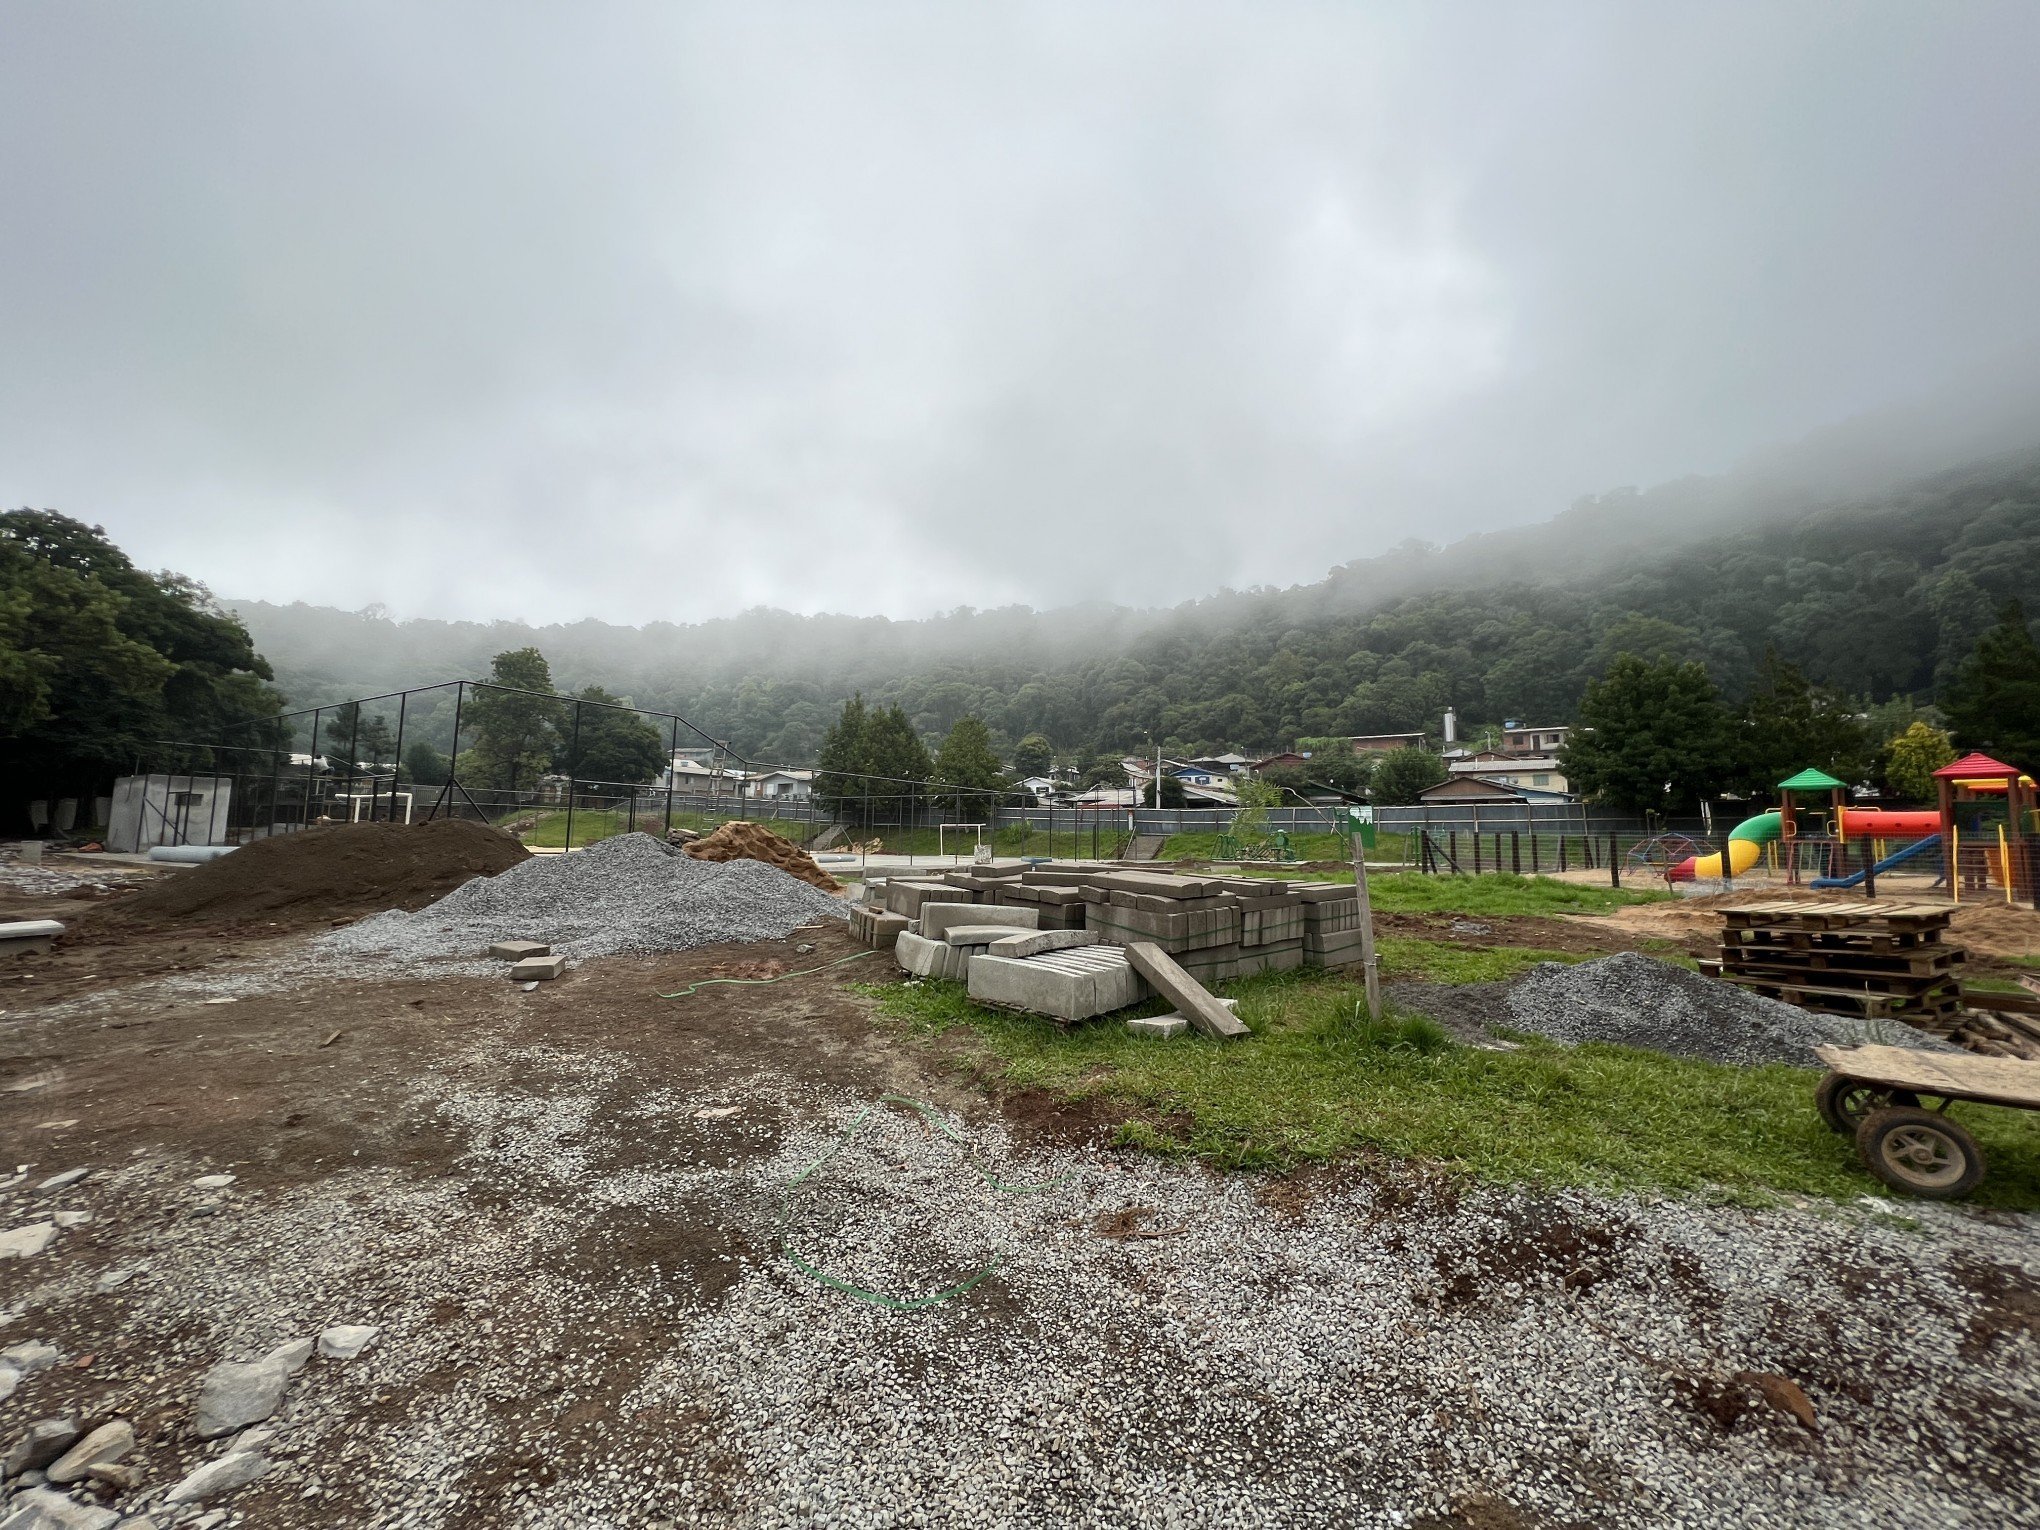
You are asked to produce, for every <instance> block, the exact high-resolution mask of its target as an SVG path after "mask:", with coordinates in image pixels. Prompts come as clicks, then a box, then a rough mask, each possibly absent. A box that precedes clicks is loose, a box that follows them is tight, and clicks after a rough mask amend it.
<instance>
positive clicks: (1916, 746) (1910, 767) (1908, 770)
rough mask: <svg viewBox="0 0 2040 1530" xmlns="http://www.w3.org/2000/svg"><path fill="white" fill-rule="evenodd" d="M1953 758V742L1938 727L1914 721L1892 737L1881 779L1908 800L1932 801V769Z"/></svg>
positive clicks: (1935, 791) (1934, 787) (1935, 792)
mask: <svg viewBox="0 0 2040 1530" xmlns="http://www.w3.org/2000/svg"><path fill="white" fill-rule="evenodd" d="M1954 758H1955V745H1954V744H1953V743H1951V742H1950V741H1949V738H1948V735H1947V733H1946V732H1944V731H1943V730H1942V729H1940V728H1933V727H1929V726H1928V725H1927V724H1925V723H1923V722H1916V723H1914V724H1913V725H1912V726H1911V727H1909V728H1907V729H1906V730H1905V732H1903V733H1901V734H1899V735H1898V737H1897V738H1895V739H1893V740H1892V741H1891V745H1890V747H1889V748H1888V749H1887V750H1886V751H1885V754H1884V779H1885V781H1886V782H1887V783H1888V784H1889V785H1890V787H1891V789H1892V790H1893V791H1895V792H1897V793H1898V794H1899V796H1901V797H1903V798H1905V799H1906V800H1907V801H1908V802H1932V801H1934V800H1935V799H1936V797H1937V795H1938V792H1937V789H1936V786H1935V783H1934V772H1935V771H1937V770H1939V769H1940V768H1941V767H1942V766H1943V765H1946V764H1948V763H1949V762H1951V761H1952V760H1953V759H1954Z"/></svg>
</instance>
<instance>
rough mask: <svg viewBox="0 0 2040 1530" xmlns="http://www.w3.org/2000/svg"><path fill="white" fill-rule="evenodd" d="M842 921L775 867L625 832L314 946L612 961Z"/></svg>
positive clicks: (826, 902) (428, 956) (833, 903)
mask: <svg viewBox="0 0 2040 1530" xmlns="http://www.w3.org/2000/svg"><path fill="white" fill-rule="evenodd" d="M848 917H849V909H848V908H847V906H846V905H845V904H844V903H843V901H842V900H841V899H840V898H834V897H831V896H830V895H829V894H828V893H825V892H822V891H820V890H819V889H817V888H813V887H809V886H808V885H807V884H806V883H804V882H800V881H797V880H796V879H795V878H793V877H790V876H788V875H787V874H786V873H785V872H783V871H781V870H779V869H778V868H777V867H776V866H767V865H765V864H764V863H763V862H761V861H728V862H716V861H697V860H692V859H690V858H688V857H687V856H685V855H682V854H680V853H679V852H678V851H676V850H673V849H670V848H668V847H667V846H666V845H663V844H661V843H660V842H659V841H658V840H656V839H653V838H652V837H651V836H650V835H649V834H622V835H618V836H617V837H616V838H614V839H605V840H603V841H602V842H601V843H599V844H595V845H591V846H589V847H588V848H587V849H586V850H580V851H576V852H575V853H574V854H572V855H546V856H534V857H532V858H531V859H530V860H528V861H523V862H520V863H519V864H518V865H515V866H513V867H511V868H510V869H509V870H508V871H505V872H501V873H499V874H498V875H496V876H493V877H477V878H475V880H473V881H471V882H468V883H465V884H463V885H462V886H460V887H457V888H455V889H454V890H453V891H452V892H450V893H448V894H447V895H446V896H445V897H443V898H441V899H440V900H439V901H438V902H437V903H434V904H432V905H430V906H429V907H426V908H423V909H420V910H419V911H418V912H416V913H414V914H407V913H403V912H400V911H395V910H393V911H391V912H389V913H385V914H378V915H376V916H375V917H374V918H372V919H364V920H362V921H361V922H360V923H359V924H356V925H352V926H350V927H349V928H347V929H344V930H336V931H334V932H333V933H332V934H330V935H327V936H324V937H322V938H321V939H320V940H319V941H318V946H319V949H320V950H321V951H324V952H330V953H334V954H341V955H346V954H367V953H381V954H384V955H393V956H397V957H400V958H409V959H415V960H418V961H432V960H434V959H435V958H447V957H456V958H458V957H473V956H475V955H477V954H478V953H479V952H480V951H482V950H483V949H484V948H485V947H487V946H488V945H490V944H491V943H492V942H494V941H498V940H519V939H529V940H543V941H547V942H549V943H550V944H551V945H552V948H553V949H554V950H555V951H559V952H563V953H565V954H566V955H569V956H583V957H585V956H613V955H618V954H622V953H651V952H659V951H685V950H690V949H692V948H693V947H695V946H712V945H716V944H718V943H720V942H722V941H752V940H778V939H781V938H783V937H785V936H787V935H790V934H792V933H793V932H794V931H795V930H797V929H800V928H802V927H803V926H806V925H811V924H813V923H815V922H816V921H817V920H819V919H847V918H848Z"/></svg>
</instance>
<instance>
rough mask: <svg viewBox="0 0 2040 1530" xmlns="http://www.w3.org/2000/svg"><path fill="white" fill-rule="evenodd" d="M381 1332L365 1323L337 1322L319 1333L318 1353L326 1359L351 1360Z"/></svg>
mask: <svg viewBox="0 0 2040 1530" xmlns="http://www.w3.org/2000/svg"><path fill="white" fill-rule="evenodd" d="M381 1332H382V1330H381V1329H380V1328H372V1327H370V1326H368V1325H367V1324H365V1323H337V1324H335V1325H334V1326H333V1327H331V1328H328V1329H327V1330H326V1331H325V1332H324V1333H322V1334H320V1335H319V1353H320V1354H321V1355H323V1356H324V1357H325V1358H326V1359H328V1360H352V1359H353V1358H354V1357H355V1356H356V1355H358V1354H360V1353H361V1352H362V1351H363V1350H364V1349H367V1348H368V1346H369V1345H370V1344H372V1343H373V1342H375V1337H376V1335H377V1334H379V1333H381Z"/></svg>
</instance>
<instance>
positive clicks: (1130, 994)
mask: <svg viewBox="0 0 2040 1530" xmlns="http://www.w3.org/2000/svg"><path fill="white" fill-rule="evenodd" d="M967 981H968V982H969V984H970V996H971V997H972V998H973V999H975V1000H977V1001H978V1002H979V1003H981V1004H996V1005H999V1006H1000V1007H1002V1008H1005V1009H1023V1010H1027V1011H1029V1012H1030V1013H1033V1014H1037V1015H1051V1016H1053V1017H1055V1018H1056V1019H1058V1020H1064V1021H1071V1020H1088V1019H1090V1018H1091V1017H1092V1016H1093V1015H1104V1014H1110V1013H1111V1012H1112V1011H1113V1010H1115V1009H1124V1008H1126V1007H1127V1005H1129V1004H1138V1003H1139V1002H1140V1001H1141V999H1142V998H1143V997H1145V996H1146V993H1147V986H1146V985H1145V984H1144V983H1142V982H1141V980H1140V976H1139V974H1138V973H1136V972H1135V971H1134V970H1133V968H1132V967H1131V966H1129V965H1128V964H1127V960H1126V953H1125V951H1123V950H1122V949H1120V948H1119V947H1118V946H1109V945H1098V946H1079V947H1075V948H1072V949H1070V950H1065V951H1048V952H1044V953H1043V954H1041V955H1039V956H1030V957H1025V958H1022V959H1018V960H1016V959H1014V958H1012V957H1007V956H973V957H972V958H971V959H970V971H969V976H968V979H967Z"/></svg>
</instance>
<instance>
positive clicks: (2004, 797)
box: [1664, 753, 2040, 903]
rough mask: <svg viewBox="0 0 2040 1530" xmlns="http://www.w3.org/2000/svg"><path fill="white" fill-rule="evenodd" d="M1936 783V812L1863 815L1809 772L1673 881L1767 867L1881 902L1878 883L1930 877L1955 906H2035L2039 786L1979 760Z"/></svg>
mask: <svg viewBox="0 0 2040 1530" xmlns="http://www.w3.org/2000/svg"><path fill="white" fill-rule="evenodd" d="M1934 777H1935V785H1936V787H1937V788H1938V795H1939V798H1940V801H1939V804H1938V806H1936V807H1934V808H1924V809H1890V808H1864V807H1853V806H1851V805H1850V804H1849V803H1848V801H1847V800H1846V799H1847V791H1846V788H1845V787H1844V786H1843V784H1842V783H1841V782H1840V781H1837V780H1836V779H1835V778H1834V777H1833V776H1830V775H1827V774H1826V773H1825V772H1823V771H1819V770H1813V769H1807V770H1802V771H1800V772H1799V774H1797V775H1795V776H1790V777H1788V778H1787V779H1785V780H1783V781H1780V782H1779V783H1778V792H1779V802H1778V806H1777V807H1775V808H1771V809H1768V810H1767V811H1764V812H1761V813H1757V814H1755V815H1753V816H1751V817H1749V818H1746V819H1744V820H1743V821H1742V822H1741V823H1739V824H1737V825H1736V826H1735V827H1734V828H1733V829H1731V830H1730V831H1729V834H1728V838H1727V841H1726V843H1725V844H1724V845H1723V847H1722V849H1720V850H1717V851H1715V852H1713V853H1712V854H1697V853H1696V854H1694V855H1691V856H1689V857H1687V858H1686V859H1684V860H1681V861H1677V862H1674V863H1673V864H1672V865H1670V866H1669V867H1668V868H1667V869H1666V870H1665V872H1664V877H1665V880H1666V881H1668V882H1692V881H1700V880H1706V881H1725V882H1728V883H1733V882H1734V880H1735V879H1737V878H1739V877H1745V876H1755V875H1758V874H1759V871H1760V868H1761V871H1762V874H1764V875H1765V876H1767V877H1771V878H1782V879H1783V880H1784V881H1785V882H1787V883H1788V884H1798V883H1800V882H1801V881H1802V880H1803V881H1804V882H1805V884H1806V885H1807V886H1809V887H1813V888H1816V889H1822V890H1827V889H1843V888H1853V887H1864V888H1865V889H1866V891H1869V892H1871V893H1872V895H1873V896H1874V892H1875V886H1876V879H1877V878H1878V877H1880V876H1884V875H1887V874H1892V873H1896V874H1899V875H1902V876H1908V877H1919V876H1924V877H1926V878H1927V879H1928V885H1929V887H1930V888H1931V889H1939V890H1944V891H1946V892H1947V894H1948V895H1949V896H1950V897H1951V898H1952V899H1954V900H1955V901H1956V902H1961V901H1963V900H1964V899H1965V898H1967V899H1970V900H1977V899H1981V898H1986V897H1992V898H2001V899H2002V900H2003V901H2005V902H2007V903H2011V902H2019V901H2025V902H2031V901H2033V899H2034V896H2035V890H2036V871H2040V867H2036V861H2040V822H2036V815H2035V807H2034V782H2033V778H2032V777H2030V776H2027V775H2024V774H2023V773H2021V772H2020V771H2019V770H2018V769H2017V768H2016V767H2014V766H2011V765H2007V764H2005V763H2004V762H2003V761H2001V760H1994V759H1991V758H1990V757H1989V756H1988V755H1984V754H1974V753H1972V754H1968V755H1965V756H1964V757H1963V758H1961V759H1959V760H1956V761H1954V762H1953V763H1952V764H1949V765H1945V766H1943V767H1942V768H1941V769H1940V770H1937V771H1936V772H1935V773H1934ZM1813 793H1822V794H1825V795H1826V797H1827V801H1826V803H1825V804H1823V805H1820V806H1815V805H1813V804H1811V803H1809V802H1807V801H1806V800H1805V798H1806V797H1807V795H1808V794H1813ZM1851 847H1855V848H1854V849H1853V850H1852V848H1851ZM1724 858H1725V859H1726V861H1727V865H1726V868H1725V869H1724V867H1723V860H1724Z"/></svg>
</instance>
